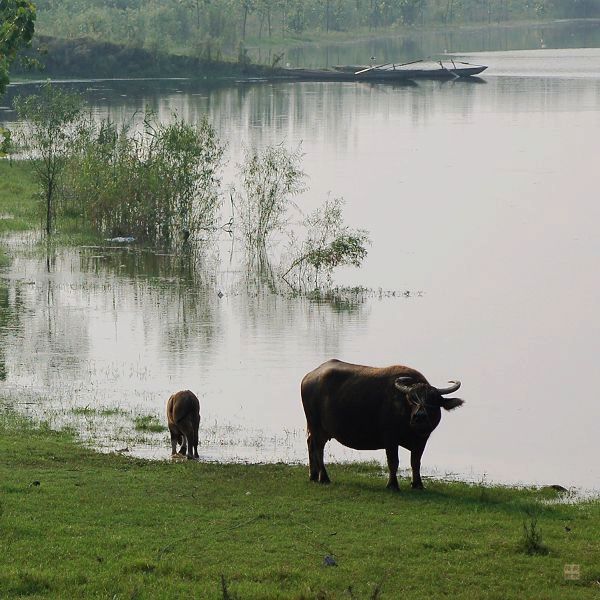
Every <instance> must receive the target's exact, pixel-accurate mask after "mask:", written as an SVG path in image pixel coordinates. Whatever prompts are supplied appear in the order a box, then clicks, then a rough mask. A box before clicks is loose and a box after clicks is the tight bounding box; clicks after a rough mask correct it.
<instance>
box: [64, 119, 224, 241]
mask: <svg viewBox="0 0 600 600" xmlns="http://www.w3.org/2000/svg"><path fill="white" fill-rule="evenodd" d="M223 154H224V146H223V145H222V144H221V143H220V142H219V140H218V138H217V135H216V132H215V130H214V129H213V127H212V126H211V125H210V124H209V123H208V121H207V120H206V119H203V120H202V121H201V122H200V123H198V124H197V125H190V124H186V123H184V122H183V121H182V120H180V119H178V118H177V117H175V118H174V120H173V121H172V122H171V123H169V124H163V123H155V122H154V120H153V115H152V114H146V117H145V119H144V127H143V130H142V131H138V132H136V131H134V130H133V128H132V127H131V126H127V125H121V126H117V125H115V124H114V123H112V122H110V121H103V122H101V123H100V124H93V123H89V124H88V125H87V127H86V128H85V129H84V130H82V131H81V132H80V136H79V138H78V141H77V145H76V149H75V151H74V154H73V156H72V158H71V160H70V162H69V165H68V169H67V171H68V172H67V176H66V177H65V186H64V197H65V202H64V205H63V210H64V211H70V212H71V213H73V212H79V214H80V215H81V216H82V217H83V218H85V219H86V221H87V222H88V224H89V225H91V226H92V227H93V228H94V229H96V230H97V231H98V232H100V233H101V234H103V235H107V236H109V237H114V236H132V237H134V238H136V240H138V241H142V242H147V243H150V244H153V245H159V246H164V247H169V248H176V247H179V246H181V245H182V244H183V243H184V242H186V241H187V240H188V238H192V239H193V238H196V239H198V238H199V237H200V236H201V235H202V232H205V231H208V230H211V229H213V228H214V226H215V219H216V215H217V210H218V208H219V205H220V200H221V196H220V177H219V169H220V168H221V165H222V159H223Z"/></svg>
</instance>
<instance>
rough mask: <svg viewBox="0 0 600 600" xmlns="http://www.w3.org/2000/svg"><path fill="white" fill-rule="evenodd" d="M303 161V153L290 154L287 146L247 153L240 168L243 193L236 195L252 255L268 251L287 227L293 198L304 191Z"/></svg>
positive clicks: (246, 239) (247, 243) (243, 228)
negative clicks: (268, 245)
mask: <svg viewBox="0 0 600 600" xmlns="http://www.w3.org/2000/svg"><path fill="white" fill-rule="evenodd" d="M300 159H301V153H300V151H299V150H296V151H295V152H290V151H288V150H286V148H284V147H283V146H268V147H267V148H265V150H264V151H263V152H259V151H257V150H246V157H245V161H244V163H243V164H242V165H239V172H240V175H241V178H242V186H243V191H242V192H237V191H236V192H235V197H236V202H235V203H236V208H237V210H238V215H239V218H240V225H241V228H242V234H243V236H244V240H245V242H246V246H247V248H248V250H249V252H250V254H253V255H258V254H261V253H262V252H264V247H265V244H266V242H267V240H268V238H269V236H270V235H271V234H272V233H273V232H275V231H278V230H279V231H280V230H282V229H283V227H284V226H285V225H286V223H287V210H288V208H289V205H290V204H291V199H292V197H293V196H295V195H297V194H299V193H301V192H302V191H304V185H303V181H304V177H305V174H304V172H303V171H302V169H301V168H300Z"/></svg>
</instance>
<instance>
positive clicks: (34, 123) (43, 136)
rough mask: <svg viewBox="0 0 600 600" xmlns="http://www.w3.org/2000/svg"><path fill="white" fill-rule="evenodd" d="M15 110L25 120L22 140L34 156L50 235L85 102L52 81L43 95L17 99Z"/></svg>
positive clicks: (46, 85)
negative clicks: (56, 204) (58, 195)
mask: <svg viewBox="0 0 600 600" xmlns="http://www.w3.org/2000/svg"><path fill="white" fill-rule="evenodd" d="M15 108H16V109H17V114H18V116H19V119H21V120H23V121H24V125H23V128H22V130H21V131H20V132H19V139H20V141H21V142H22V143H23V145H24V146H25V147H26V148H28V149H30V151H31V153H32V157H33V165H34V169H35V174H36V177H37V179H38V182H39V184H40V187H41V192H42V196H43V198H44V202H45V208H46V233H47V234H48V235H50V234H51V233H52V221H53V216H54V209H55V206H54V205H55V201H56V196H57V190H58V184H59V182H60V177H61V175H62V173H63V170H64V168H65V164H66V161H67V159H68V157H69V155H70V153H71V147H72V142H73V136H72V135H71V133H72V131H73V129H74V127H75V126H76V124H77V122H78V121H79V120H80V118H81V116H82V114H83V101H82V99H81V97H80V96H79V95H78V94H74V93H72V92H68V91H62V90H60V89H59V88H56V87H54V86H53V85H52V84H51V83H50V82H49V81H48V82H47V83H45V84H44V85H43V86H42V88H41V91H40V94H39V95H37V94H32V95H31V96H19V97H17V98H16V99H15Z"/></svg>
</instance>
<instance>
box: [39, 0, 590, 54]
mask: <svg viewBox="0 0 600 600" xmlns="http://www.w3.org/2000/svg"><path fill="white" fill-rule="evenodd" d="M36 4H37V9H38V27H37V30H38V32H39V33H42V34H46V35H53V36H57V37H66V38H77V37H82V36H86V37H92V38H95V39H101V40H104V41H113V42H117V43H124V44H127V45H130V46H137V47H145V48H149V49H156V50H157V51H158V50H162V51H165V50H168V51H171V52H180V53H185V54H195V55H197V56H201V57H203V58H205V59H206V58H207V59H218V58H220V57H221V54H222V53H226V54H234V53H235V52H236V49H237V51H238V52H241V51H242V50H240V48H242V47H243V45H245V44H252V43H256V42H257V41H262V42H265V41H268V40H277V41H281V40H282V39H287V40H289V39H293V38H298V37H302V36H310V35H316V34H319V33H328V32H335V31H338V32H344V31H358V30H362V31H365V30H366V31H368V30H370V31H375V30H378V29H381V28H389V27H396V26H415V25H424V26H427V25H430V26H431V25H456V24H470V23H489V24H492V23H503V22H509V21H518V20H532V19H550V18H592V17H599V16H600V0H101V1H100V0H60V1H59V0H38V2H37V3H36Z"/></svg>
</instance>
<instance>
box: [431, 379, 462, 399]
mask: <svg viewBox="0 0 600 600" xmlns="http://www.w3.org/2000/svg"><path fill="white" fill-rule="evenodd" d="M448 383H451V384H452V385H451V386H450V387H447V388H436V389H437V391H438V393H439V394H440V396H444V395H445V394H452V393H454V392H455V391H456V390H457V389H458V388H459V387H460V381H449V382H448Z"/></svg>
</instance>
